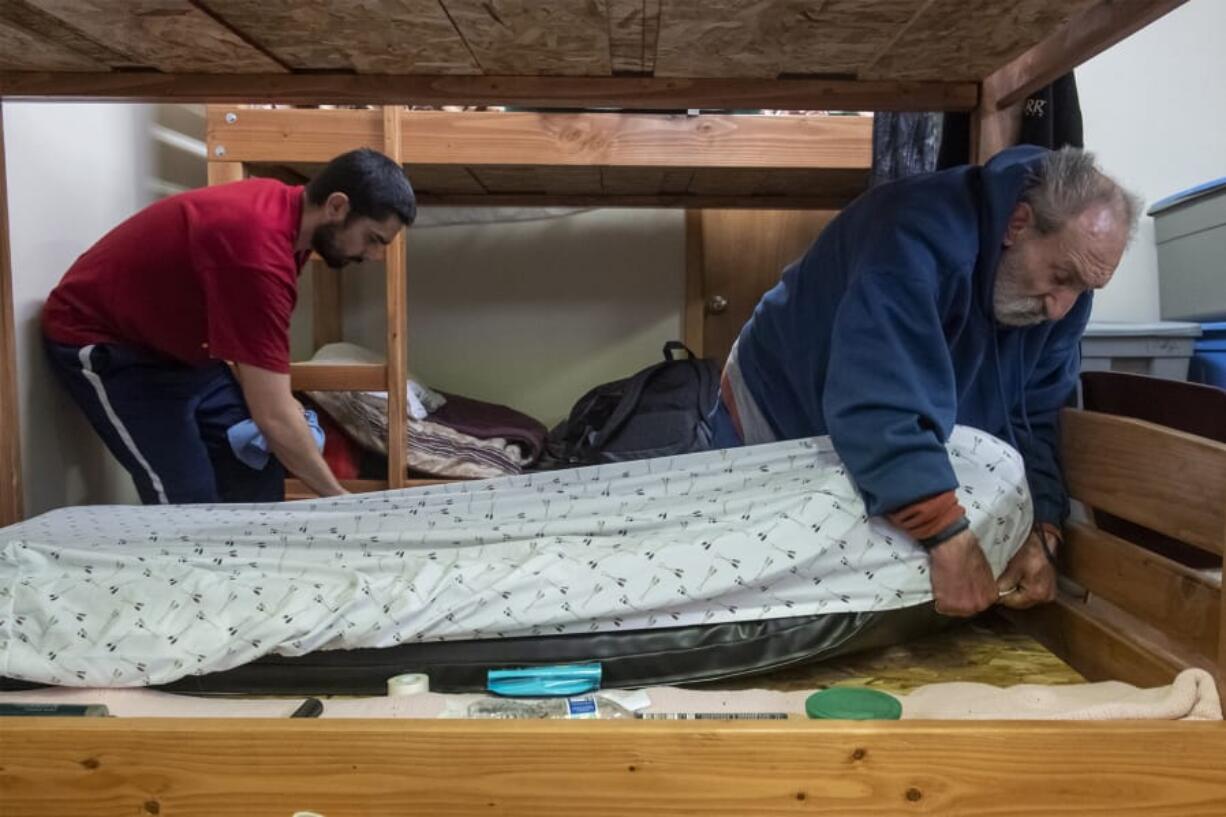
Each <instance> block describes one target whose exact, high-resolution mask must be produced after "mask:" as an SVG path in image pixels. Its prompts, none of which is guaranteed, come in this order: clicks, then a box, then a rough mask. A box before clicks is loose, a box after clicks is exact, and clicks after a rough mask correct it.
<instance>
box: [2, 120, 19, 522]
mask: <svg viewBox="0 0 1226 817" xmlns="http://www.w3.org/2000/svg"><path fill="white" fill-rule="evenodd" d="M2 103H3V100H0V361H3V363H2V364H0V527H4V526H6V525H11V524H13V523H14V522H20V521H21V518H22V516H23V515H24V513H25V510H24V497H23V495H22V490H21V425H20V422H19V419H20V418H19V413H18V410H17V409H18V406H17V338H16V328H15V327H14V325H13V259H12V256H11V253H10V250H11V247H10V245H9V209H8V182H7V179H6V177H5V172H4V162H5V159H4V109H3V105H2Z"/></svg>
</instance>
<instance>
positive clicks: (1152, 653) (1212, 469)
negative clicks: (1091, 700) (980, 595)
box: [1010, 409, 1226, 688]
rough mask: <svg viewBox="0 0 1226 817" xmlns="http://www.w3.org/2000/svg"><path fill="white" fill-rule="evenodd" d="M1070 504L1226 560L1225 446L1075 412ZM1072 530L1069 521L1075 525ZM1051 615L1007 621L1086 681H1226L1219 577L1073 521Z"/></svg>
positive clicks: (1067, 434) (1042, 612)
mask: <svg viewBox="0 0 1226 817" xmlns="http://www.w3.org/2000/svg"><path fill="white" fill-rule="evenodd" d="M1061 453H1062V457H1063V466H1064V475H1065V479H1066V482H1067V485H1068V490H1069V495H1070V496H1071V497H1072V498H1073V499H1074V500H1076V501H1078V502H1080V503H1082V504H1083V505H1085V506H1086V507H1088V508H1090V509H1093V510H1099V511H1106V512H1108V513H1110V514H1113V515H1115V516H1118V517H1120V518H1123V519H1126V520H1128V521H1130V522H1134V523H1136V524H1138V525H1143V526H1144V527H1146V528H1149V529H1151V530H1155V531H1158V532H1159V533H1163V534H1166V535H1167V536H1171V537H1174V538H1175V539H1178V540H1180V541H1181V542H1185V543H1187V544H1188V545H1191V546H1193V547H1195V548H1197V549H1199V550H1202V551H1206V552H1208V553H1211V554H1214V555H1215V556H1216V557H1217V558H1218V559H1221V558H1222V555H1223V553H1226V444H1223V443H1220V442H1216V441H1214V440H1209V439H1206V438H1204V437H1198V436H1196V435H1193V434H1187V433H1185V432H1182V431H1176V430H1174V429H1171V428H1167V427H1165V426H1160V425H1157V424H1154V423H1149V422H1145V421H1143V420H1136V419H1132V418H1129V417H1119V416H1115V415H1111V414H1100V413H1098V412H1092V411H1080V410H1075V409H1067V410H1065V412H1064V414H1063V417H1062V444H1061ZM1074 518H1075V519H1076V514H1075V515H1074ZM1066 533H1067V541H1066V542H1065V545H1064V547H1063V548H1062V552H1061V554H1060V561H1061V565H1062V574H1063V576H1064V577H1065V578H1066V579H1067V580H1069V581H1070V582H1071V583H1072V584H1074V585H1076V587H1067V588H1063V589H1062V592H1061V595H1060V597H1059V598H1058V599H1057V601H1056V602H1055V603H1054V604H1051V605H1046V606H1044V607H1042V608H1037V609H1034V610H1030V611H1027V612H1026V613H1024V614H1021V615H1016V616H1010V618H1011V619H1013V620H1014V621H1015V622H1017V623H1018V624H1019V625H1021V626H1023V627H1024V628H1025V629H1027V630H1030V631H1031V632H1033V633H1034V635H1035V636H1036V637H1038V638H1039V640H1040V641H1042V642H1044V643H1045V644H1046V645H1047V646H1048V647H1049V648H1050V649H1052V650H1053V651H1054V652H1056V653H1057V654H1059V655H1060V656H1061V657H1062V658H1064V659H1065V660H1066V661H1068V662H1069V663H1070V664H1072V665H1073V666H1074V668H1076V669H1077V670H1078V671H1080V672H1081V673H1082V674H1084V675H1085V676H1086V677H1088V678H1089V679H1091V680H1100V679H1107V678H1112V679H1116V680H1122V681H1128V682H1130V683H1135V684H1138V685H1158V684H1165V683H1169V682H1170V680H1171V678H1172V677H1173V676H1174V675H1175V674H1176V673H1177V672H1178V671H1179V670H1181V669H1184V668H1185V667H1193V666H1199V667H1204V668H1205V669H1208V670H1210V671H1212V672H1215V673H1216V674H1217V677H1218V684H1219V688H1221V687H1222V686H1223V684H1222V680H1223V678H1226V643H1224V641H1223V633H1226V626H1224V624H1223V609H1222V580H1221V575H1220V574H1215V573H1213V572H1212V571H1204V570H1196V569H1193V568H1191V567H1189V566H1187V565H1185V564H1182V563H1180V562H1178V561H1175V560H1174V559H1171V558H1168V557H1166V556H1163V555H1160V554H1158V553H1155V552H1153V551H1151V550H1148V549H1146V548H1144V547H1142V546H1140V545H1138V544H1136V543H1134V542H1130V541H1128V540H1126V539H1122V538H1120V537H1118V536H1114V535H1112V534H1109V533H1106V532H1105V531H1102V530H1100V529H1098V528H1097V527H1095V526H1094V525H1093V524H1092V523H1090V522H1088V521H1073V522H1070V524H1069V525H1068V527H1067V531H1066Z"/></svg>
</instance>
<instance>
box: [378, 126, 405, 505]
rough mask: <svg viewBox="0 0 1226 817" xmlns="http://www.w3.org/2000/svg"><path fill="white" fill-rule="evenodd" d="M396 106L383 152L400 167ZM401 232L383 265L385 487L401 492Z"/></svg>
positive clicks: (403, 256) (403, 266)
mask: <svg viewBox="0 0 1226 817" xmlns="http://www.w3.org/2000/svg"><path fill="white" fill-rule="evenodd" d="M400 111H401V108H400V106H399V105H386V106H384V108H383V152H384V153H385V154H387V155H388V156H389V157H391V158H392V159H394V160H395V161H396V163H397V164H403V162H402V160H401V156H400ZM404 233H405V231H404V230H401V231H400V232H398V233H396V237H395V238H394V239H393V240H392V243H391V244H389V245H388V246H387V254H386V262H385V265H384V268H385V271H386V275H387V487H388V488H390V489H395V488H403V487H404V484H405V462H406V459H405V436H404V435H405V425H406V420H405V400H406V396H405V388H406V386H407V381H408V374H407V372H406V365H405V358H406V354H405V345H404V338H403V332H404V328H405V304H406V300H407V286H406V281H405V278H406V275H407V272H408V271H407V270H406V269H405V253H404Z"/></svg>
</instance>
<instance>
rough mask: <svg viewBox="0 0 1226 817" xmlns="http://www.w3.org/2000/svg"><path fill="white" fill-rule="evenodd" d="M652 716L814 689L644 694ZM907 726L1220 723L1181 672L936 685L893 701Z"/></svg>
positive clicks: (779, 704) (1211, 695)
mask: <svg viewBox="0 0 1226 817" xmlns="http://www.w3.org/2000/svg"><path fill="white" fill-rule="evenodd" d="M648 694H650V695H651V708H650V709H649V710H648V711H652V712H797V713H803V712H804V711H805V698H807V697H808V696H809V695H811V694H812V690H805V691H800V692H775V691H773V690H768V689H751V690H736V691H709V692H708V691H703V690H689V689H679V688H677V687H657V688H652V689H648ZM894 697H895V698H897V699H898V700H899V701H901V702H902V717H903V718H904V719H908V720H945V719H951V720H1221V719H1222V703H1221V700H1220V698H1219V696H1218V691H1217V687H1216V686H1215V685H1214V680H1213V676H1212V675H1210V674H1209V673H1208V672H1206V671H1205V670H1203V669H1186V670H1184V671H1183V672H1181V673H1179V675H1177V676H1176V677H1175V680H1174V681H1173V682H1172V683H1171V684H1170V685H1168V686H1163V687H1155V688H1153V689H1141V688H1138V687H1135V686H1132V685H1131V684H1125V683H1121V682H1119V681H1103V682H1100V683H1095V684H1060V685H1056V686H1045V685H1043V684H1019V685H1017V686H1011V687H996V686H992V685H990V684H971V683H962V682H954V683H941V684H928V685H927V686H921V687H917V688H915V689H913V690H912V691H911V692H909V693H907V694H906V695H902V694H896V695H894Z"/></svg>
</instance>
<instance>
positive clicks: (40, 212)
mask: <svg viewBox="0 0 1226 817" xmlns="http://www.w3.org/2000/svg"><path fill="white" fill-rule="evenodd" d="M198 118H199V117H196V118H195V119H193V117H192V116H191V111H190V109H187V110H184V109H181V108H177V107H175V106H166V107H162V108H159V107H157V106H149V105H117V104H102V103H95V104H69V103H37V102H29V103H16V102H6V103H4V143H5V154H6V159H7V170H8V200H9V223H10V230H11V237H12V257H13V290H14V292H13V301H14V313H15V314H14V318H15V320H16V326H17V360H16V363H17V388H18V395H19V401H20V412H21V414H20V421H21V432H22V451H21V456H22V466H23V482H24V488H25V506H26V514H27V515H28V516H33V515H34V514H38V513H42V512H43V511H46V510H49V509H51V508H56V507H60V506H63V505H77V504H89V503H111V502H136V501H138V499H137V495H136V491H135V489H134V488H133V486H132V482H131V479H130V478H129V477H128V475H127V472H125V471H124V470H123V469H122V468H121V467H120V466H119V464H118V463H117V462H116V461H115V460H114V458H113V457H111V455H110V453H109V452H107V450H106V449H105V447H104V446H103V445H102V442H101V441H100V440H99V439H98V437H97V435H96V434H95V433H94V431H93V429H91V428H90V427H89V425H88V423H87V422H86V420H85V419H84V417H83V415H82V414H81V413H80V411H79V410H78V409H77V407H76V405H75V404H74V403H72V401H71V399H70V398H69V397H68V395H67V394H66V393H65V392H64V391H63V389H62V388H61V387H60V385H59V383H57V382H55V380H54V375H53V374H52V373H51V371H50V370H49V369H48V367H47V365H46V362H45V361H44V358H43V352H42V345H41V333H40V331H39V323H38V316H39V312H40V310H41V309H42V304H43V301H44V300H45V299H46V297H47V293H48V292H50V290H51V289H52V287H54V286H55V284H56V283H57V282H58V281H59V279H60V277H61V276H62V275H63V274H64V272H65V271H66V270H67V269H68V267H69V266H70V265H71V264H72V262H73V261H74V260H75V259H76V257H77V256H78V255H80V254H81V253H82V252H83V251H85V250H86V249H88V248H89V246H90V245H91V244H93V243H94V242H95V241H96V240H98V239H99V238H100V237H101V236H102V235H103V234H104V233H106V232H107V231H108V230H110V229H111V228H112V227H114V226H115V225H116V224H118V223H119V222H120V221H122V220H123V219H125V218H127V217H128V216H130V215H132V214H133V213H135V212H136V211H137V210H139V209H140V208H142V207H144V206H145V205H147V204H149V203H150V202H152V201H154V200H155V199H156V198H157V197H158V196H159V195H163V194H164V193H166V192H169V191H171V190H174V189H178V188H180V187H189V186H195V185H196V184H199V183H201V182H202V181H203V167H204V165H203V160H202V159H199V158H197V160H196V161H192V159H191V158H190V157H188V158H185V157H184V156H183V155H182V154H183V153H184V151H183V150H182V148H179V149H170V152H169V153H167V150H168V147H167V145H166V144H165V141H164V140H163V141H156V140H155V138H154V136H155V133H157V132H158V127H159V126H160V127H162V128H167V129H169V128H183V129H188V130H190V129H192V127H194V125H192V123H193V122H195V121H196V120H198ZM199 130H200V132H201V133H203V123H202V121H201V122H200V127H199Z"/></svg>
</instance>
